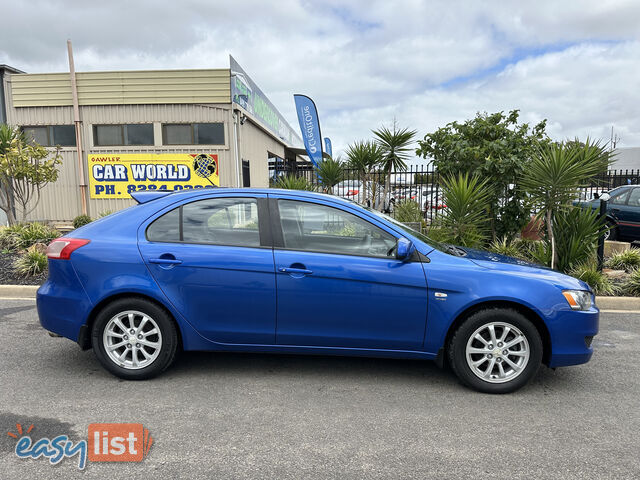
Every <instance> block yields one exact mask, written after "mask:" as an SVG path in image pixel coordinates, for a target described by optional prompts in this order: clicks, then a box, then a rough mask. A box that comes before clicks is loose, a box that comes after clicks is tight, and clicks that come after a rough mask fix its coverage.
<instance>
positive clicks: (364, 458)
mask: <svg viewBox="0 0 640 480" xmlns="http://www.w3.org/2000/svg"><path fill="white" fill-rule="evenodd" d="M600 326H601V331H600V334H599V335H598V336H597V337H596V339H595V341H594V345H595V354H594V357H593V359H592V360H591V362H590V363H588V364H586V365H581V366H577V367H568V368H561V369H557V370H555V371H554V370H550V369H548V368H546V367H543V368H541V369H540V371H539V372H538V374H537V376H536V378H535V379H534V381H533V382H532V383H531V384H530V385H528V386H527V387H525V388H524V389H522V390H520V391H518V392H516V393H514V394H511V395H504V396H492V395H485V394H479V393H476V392H473V391H470V390H468V389H466V388H464V387H463V386H461V385H460V384H459V383H458V381H457V380H456V378H455V377H454V375H453V374H452V373H451V372H449V371H442V370H440V369H438V368H437V367H436V366H435V364H433V363H431V362H424V361H413V360H386V359H385V360H381V359H365V358H340V357H314V356H286V355H253V354H251V355H249V354H227V353H224V354H221V353H183V354H181V356H180V357H179V359H178V361H177V363H176V364H175V365H174V366H173V367H172V368H171V369H170V370H168V371H167V372H165V373H164V374H163V375H162V376H161V377H159V378H157V379H154V380H150V381H145V382H126V381H122V380H119V379H117V378H115V377H113V376H111V375H110V374H108V373H107V372H106V371H104V370H103V369H102V368H101V366H100V365H99V364H98V362H97V360H96V358H95V356H94V354H93V352H92V351H86V352H83V351H81V350H80V349H79V348H78V346H77V345H76V344H74V343H73V342H71V341H69V340H65V339H61V338H52V337H49V336H48V335H47V334H46V333H45V331H44V330H42V328H41V327H40V326H39V324H38V321H37V315H36V310H35V302H34V301H30V300H26V301H19V300H0V429H3V431H2V432H0V462H1V468H0V478H7V479H8V478H87V479H88V478H105V477H113V478H125V477H131V476H135V477H136V478H225V479H230V478H277V479H289V478H291V479H299V478H341V479H342V478H394V479H395V478H407V479H408V478H416V479H418V478H419V479H424V478H452V479H459V478H487V477H491V478H500V479H518V478H523V479H524V478H549V479H551V478H553V479H558V478H576V479H577V478H580V479H586V478H612V479H613V478H615V479H619V478H640V433H639V432H640V313H603V314H602V316H601V325H600ZM114 422H118V423H120V422H132V423H142V424H144V426H145V427H146V428H148V429H149V431H150V434H151V436H152V437H153V440H154V443H153V445H152V447H151V450H150V453H149V455H148V457H147V458H145V459H144V460H143V461H142V462H140V463H98V462H89V463H88V464H87V466H86V468H85V469H84V470H82V471H80V470H78V466H77V457H72V458H66V459H64V460H62V461H61V462H60V463H59V464H58V465H55V466H52V465H50V464H49V462H48V461H47V459H45V458H42V457H41V458H37V459H32V458H28V459H21V458H18V457H17V456H16V454H15V453H14V449H15V447H16V442H17V440H16V439H15V438H13V437H11V436H9V435H8V434H7V433H8V432H12V433H17V426H16V423H20V424H21V425H22V426H24V428H26V426H28V425H31V424H33V426H34V427H33V430H32V431H31V432H30V434H29V435H30V436H31V438H32V439H33V441H34V442H35V441H36V440H38V439H40V438H43V437H47V438H53V437H55V436H57V435H61V434H66V435H68V436H69V438H70V439H71V440H72V441H74V442H77V441H79V440H82V439H86V438H87V435H88V433H87V429H88V425H89V424H91V423H114Z"/></svg>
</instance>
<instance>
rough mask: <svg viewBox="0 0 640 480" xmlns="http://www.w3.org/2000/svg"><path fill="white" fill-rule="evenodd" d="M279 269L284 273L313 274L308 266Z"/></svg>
mask: <svg viewBox="0 0 640 480" xmlns="http://www.w3.org/2000/svg"><path fill="white" fill-rule="evenodd" d="M278 270H279V271H280V272H282V273H297V274H302V275H311V274H312V273H313V272H312V271H311V270H307V269H306V268H293V267H280V268H279V269H278Z"/></svg>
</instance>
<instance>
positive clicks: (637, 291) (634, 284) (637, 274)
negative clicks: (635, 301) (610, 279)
mask: <svg viewBox="0 0 640 480" xmlns="http://www.w3.org/2000/svg"><path fill="white" fill-rule="evenodd" d="M622 292H623V293H624V294H625V295H629V296H632V297H639V296H640V268H635V269H633V270H632V271H631V274H630V275H629V277H628V278H627V280H626V281H625V282H624V284H623V285H622Z"/></svg>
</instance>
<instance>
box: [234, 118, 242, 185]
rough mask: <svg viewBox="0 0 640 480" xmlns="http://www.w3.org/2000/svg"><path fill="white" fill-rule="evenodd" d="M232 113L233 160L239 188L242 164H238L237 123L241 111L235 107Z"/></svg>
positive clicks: (238, 137)
mask: <svg viewBox="0 0 640 480" xmlns="http://www.w3.org/2000/svg"><path fill="white" fill-rule="evenodd" d="M232 114H233V134H234V137H235V138H234V139H233V140H234V144H235V145H234V147H235V148H234V149H233V150H234V152H233V153H234V156H235V158H234V160H235V164H236V187H237V188H240V187H241V186H242V185H241V183H240V182H241V179H240V172H241V170H240V169H241V167H242V165H241V164H240V158H242V157H241V156H240V132H239V130H240V126H239V125H238V124H239V123H240V115H241V112H240V110H238V109H235V110H233V111H232Z"/></svg>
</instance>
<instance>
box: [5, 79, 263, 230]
mask: <svg viewBox="0 0 640 480" xmlns="http://www.w3.org/2000/svg"><path fill="white" fill-rule="evenodd" d="M13 78H15V77H14V76H11V77H9V78H8V79H7V80H6V84H7V85H8V87H9V88H7V90H8V91H9V92H10V91H11V87H12V85H11V82H12V80H13ZM11 97H12V96H11V95H10V94H8V93H7V95H5V98H6V99H7V101H8V105H7V107H8V108H7V114H8V120H9V123H10V124H13V125H72V124H73V108H72V107H70V106H68V107H61V106H58V107H21V108H13V107H14V105H13V104H12V98H11ZM80 117H81V119H82V121H83V123H82V137H83V138H82V141H83V149H84V155H83V161H84V165H85V181H87V183H88V177H87V173H88V172H87V155H89V154H96V153H98V154H99V153H214V154H217V155H218V158H219V161H220V184H221V185H222V186H235V185H236V165H235V161H234V145H233V144H234V142H233V137H232V135H233V132H232V128H233V120H232V113H231V105H230V104H218V105H199V104H197V105H196V104H183V105H175V104H174V105H94V106H81V107H80ZM191 122H193V123H198V122H202V123H206V122H223V123H224V124H225V145H224V146H221V145H210V146H207V145H193V146H178V147H174V146H165V145H162V135H161V128H160V127H161V124H162V123H191ZM124 123H153V124H154V130H155V142H156V145H155V146H140V147H129V146H124V147H96V146H94V145H93V133H92V125H94V124H124ZM61 155H62V165H61V167H60V176H59V178H58V181H57V182H55V184H51V185H48V186H47V187H45V188H44V189H43V191H42V198H41V201H40V203H39V204H38V206H37V208H36V209H35V210H34V211H33V212H32V213H31V214H30V215H29V219H30V220H43V221H44V220H57V221H60V220H71V219H73V217H75V216H76V215H79V214H80V213H81V199H80V189H79V188H78V161H77V153H76V149H75V148H74V147H64V148H62V150H61ZM263 168H264V170H265V172H266V170H267V166H266V160H265V162H264V167H263ZM265 174H266V173H265ZM133 203H134V202H133V200H130V199H129V200H127V199H114V200H106V199H90V200H88V209H89V215H91V216H97V215H98V214H100V213H101V212H104V211H107V210H112V211H115V210H120V209H122V208H126V207H128V206H130V205H132V204H133Z"/></svg>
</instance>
